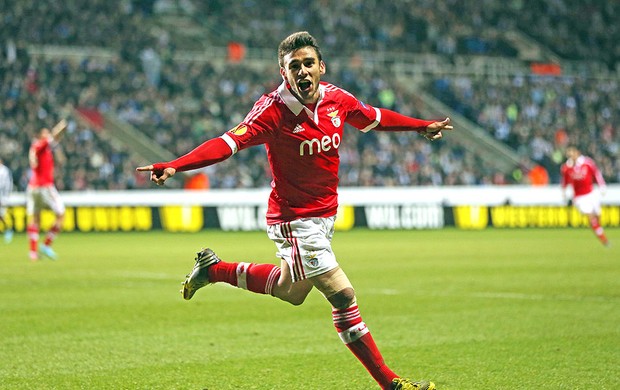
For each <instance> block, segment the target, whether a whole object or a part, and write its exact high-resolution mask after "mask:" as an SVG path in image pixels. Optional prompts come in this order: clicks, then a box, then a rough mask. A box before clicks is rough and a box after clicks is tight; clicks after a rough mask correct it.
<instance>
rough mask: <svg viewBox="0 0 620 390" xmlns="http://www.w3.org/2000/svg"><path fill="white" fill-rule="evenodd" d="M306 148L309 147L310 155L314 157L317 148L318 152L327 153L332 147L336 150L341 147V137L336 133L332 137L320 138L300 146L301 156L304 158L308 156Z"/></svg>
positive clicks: (309, 140)
mask: <svg viewBox="0 0 620 390" xmlns="http://www.w3.org/2000/svg"><path fill="white" fill-rule="evenodd" d="M306 146H307V147H308V155H310V156H312V155H313V154H314V149H315V146H316V152H317V153H321V152H327V151H329V150H330V149H331V148H332V147H333V148H334V149H338V147H339V146H340V135H339V134H338V133H334V135H332V136H331V137H330V136H328V135H324V136H323V138H321V139H320V140H319V139H318V138H313V139H308V140H305V141H304V142H302V143H301V144H299V155H300V156H304V155H305V154H306Z"/></svg>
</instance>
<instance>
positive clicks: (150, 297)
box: [0, 0, 620, 390]
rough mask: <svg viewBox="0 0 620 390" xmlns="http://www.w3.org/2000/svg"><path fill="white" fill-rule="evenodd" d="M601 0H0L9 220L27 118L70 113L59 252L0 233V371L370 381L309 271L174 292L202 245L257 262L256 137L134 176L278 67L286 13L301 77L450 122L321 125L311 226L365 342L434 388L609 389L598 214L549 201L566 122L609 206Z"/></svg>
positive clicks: (207, 128) (606, 281) (610, 253)
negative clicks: (39, 250)
mask: <svg viewBox="0 0 620 390" xmlns="http://www.w3.org/2000/svg"><path fill="white" fill-rule="evenodd" d="M619 17H620V4H619V3H618V2H615V1H596V0H551V1H549V0H547V1H540V0H530V1H523V0H508V1H491V0H481V1H460V0H444V1H431V0H409V1H404V0H395V1H389V2H388V1H379V0H366V1H357V0H340V1H334V0H318V1H298V0H291V1H285V0H265V1H259V0H239V1H237V0H233V1H222V0H209V1H198V0H157V1H151V0H133V1H132V0H117V1H104V0H92V1H88V2H85V1H80V0H65V1H57V0H53V1H35V0H19V1H11V0H4V1H2V0H0V156H2V158H3V161H4V162H5V163H7V165H8V166H9V167H10V168H11V170H12V172H13V175H14V181H15V184H16V191H15V192H14V194H13V195H12V196H11V198H10V205H11V207H10V210H9V214H10V216H11V217H12V218H10V219H9V220H10V221H11V222H12V223H14V227H15V229H16V231H17V232H18V233H20V232H22V231H23V229H24V228H25V210H24V206H23V204H24V193H23V191H24V189H25V187H26V183H27V178H28V174H29V173H28V159H27V150H28V147H29V145H30V139H31V137H32V135H33V134H34V132H35V131H37V130H38V128H40V127H41V126H50V125H51V124H53V123H55V121H57V120H58V119H59V118H60V117H67V118H69V122H70V124H69V128H68V131H67V134H65V137H64V139H63V141H62V143H61V147H60V148H59V150H58V155H57V168H58V169H57V175H56V177H57V186H58V188H59V189H60V191H61V195H62V197H63V199H64V200H65V202H66V204H67V206H68V208H67V210H68V218H66V222H65V226H64V228H65V232H63V233H62V234H61V235H60V236H59V238H58V240H57V241H56V243H55V248H56V249H57V252H58V254H59V256H60V258H59V260H58V261H57V262H51V261H47V260H45V261H40V262H38V263H31V262H30V261H29V260H28V258H27V247H28V246H27V240H26V236H25V234H16V235H15V238H14V240H13V242H12V243H11V244H10V245H4V244H2V245H0V387H2V388H3V389H4V388H6V389H33V388H36V389H136V388H141V389H166V390H169V389H198V388H201V389H202V388H209V389H212V390H219V389H259V390H265V389H276V390H277V389H287V390H288V389H291V388H298V389H304V390H306V389H316V390H332V389H334V390H336V389H337V390H342V389H374V388H376V387H375V384H374V382H373V381H372V379H371V378H370V377H368V376H367V375H366V374H365V372H364V371H363V368H362V367H361V366H360V365H358V363H357V362H355V361H354V359H353V358H352V357H351V356H350V355H348V354H347V353H346V352H345V351H344V347H343V346H342V345H341V343H340V341H339V340H338V338H337V337H336V335H335V334H334V330H333V326H332V324H331V323H330V321H329V320H328V318H329V308H328V307H327V306H326V305H325V302H324V299H323V298H322V297H321V296H320V295H319V294H318V293H316V294H315V293H313V294H311V295H310V296H309V298H308V301H307V302H306V303H305V304H304V305H302V306H301V307H290V306H287V305H282V304H281V302H278V301H277V300H275V299H266V298H265V297H259V296H255V295H252V294H247V293H245V292H243V291H240V290H237V289H230V288H227V287H226V286H221V285H215V286H212V287H210V288H209V291H207V289H205V291H200V292H199V293H198V296H197V297H196V298H195V299H193V300H192V301H190V302H184V301H183V300H182V298H181V297H180V296H179V294H178V288H179V282H180V281H181V280H183V276H184V275H185V273H186V272H187V271H188V270H189V267H191V265H192V264H193V262H192V258H193V255H194V252H195V250H197V249H198V248H199V247H200V246H202V245H203V244H205V243H208V244H209V245H214V247H215V248H216V249H217V251H218V254H219V255H220V256H222V257H223V258H225V259H240V260H242V261H271V260H272V261H276V259H275V257H274V256H273V254H274V248H273V244H272V243H271V242H269V240H268V239H267V238H266V237H265V234H264V232H260V230H261V229H262V228H263V224H264V219H263V218H262V215H263V214H264V199H265V197H266V194H267V192H268V187H269V180H270V179H269V177H268V171H267V168H266V165H265V164H266V161H265V153H264V150H263V149H262V148H260V147H257V148H253V149H251V150H246V151H244V152H243V153H239V154H237V155H236V156H235V157H234V158H232V159H230V160H228V161H226V162H224V163H222V164H219V165H216V166H214V167H210V168H208V169H205V170H203V171H200V172H193V173H192V175H188V176H185V177H184V176H181V175H177V176H176V177H175V178H174V179H173V180H170V181H168V182H167V183H166V184H167V185H166V188H156V187H155V186H154V185H152V184H151V183H150V182H148V180H147V176H146V175H143V174H136V172H135V167H136V166H140V165H143V164H145V163H149V162H153V161H158V160H165V159H168V158H170V157H172V156H174V155H179V154H182V153H185V152H187V151H188V150H190V149H191V148H192V147H194V146H195V145H197V144H198V143H200V142H202V141H203V140H204V139H206V138H209V137H213V136H217V135H219V134H221V133H222V132H224V131H226V130H227V129H229V128H231V127H233V126H235V125H236V124H237V123H238V122H239V121H240V120H241V119H242V118H243V115H245V113H246V112H247V111H248V110H249V109H250V106H251V104H252V103H253V102H254V100H255V99H256V97H257V96H259V95H260V94H262V93H265V92H268V91H270V90H271V89H272V88H273V87H274V86H276V85H277V84H278V83H279V76H278V73H277V67H276V53H275V48H276V46H277V44H278V43H279V41H280V40H281V39H282V38H283V37H284V36H286V35H287V34H289V33H290V32H292V31H296V30H301V29H303V30H308V31H310V32H311V33H312V34H313V35H315V36H316V37H317V38H318V39H319V42H321V44H322V48H323V54H324V56H325V60H326V62H327V70H328V73H327V75H326V80H328V81H332V82H334V83H337V84H339V85H342V86H343V87H345V88H346V89H348V90H350V91H351V92H353V93H355V94H357V95H358V96H359V97H360V98H363V99H364V100H366V101H368V102H370V103H372V104H375V105H380V106H384V107H388V108H392V109H395V110H398V111H401V112H403V113H405V114H409V115H413V116H419V117H425V118H441V117H443V116H444V115H449V116H450V117H451V118H452V119H453V121H454V125H455V128H456V131H455V132H453V133H451V134H447V135H446V137H445V139H444V140H442V141H440V142H433V143H429V142H427V141H425V140H424V139H422V138H421V137H418V136H416V135H415V134H372V133H371V134H366V135H360V134H358V133H357V132H356V131H354V130H352V129H349V130H348V131H346V135H347V136H346V137H345V138H344V142H343V144H342V145H341V146H340V152H341V157H342V164H341V184H342V187H341V190H340V193H341V200H342V205H343V208H342V209H341V210H340V213H339V218H340V219H339V228H341V229H343V230H347V229H350V230H349V231H343V232H339V233H337V234H336V235H335V238H334V248H335V250H336V253H337V254H338V257H339V261H340V262H341V263H342V264H343V265H344V266H345V268H346V270H347V273H348V274H349V277H350V278H351V279H352V280H353V281H354V283H355V286H356V289H357V293H358V295H359V297H360V302H363V303H362V304H363V310H364V316H365V321H367V323H369V326H370V327H371V329H372V330H373V332H376V339H377V342H378V344H379V345H380V347H381V349H382V351H383V353H384V355H385V357H386V360H387V361H388V362H389V363H390V364H394V368H395V370H397V371H398V372H402V373H403V374H406V375H411V376H412V377H415V378H430V379H433V380H434V381H435V382H436V383H437V385H438V387H439V388H440V389H442V390H464V389H480V388H484V389H506V390H515V389H531V388H537V389H550V390H556V389H568V388H570V389H590V388H600V389H615V388H616V387H617V384H618V383H619V382H620V377H619V374H618V370H617V367H616V366H617V362H618V361H619V360H620V357H619V353H620V345H619V343H620V334H619V328H618V323H619V322H620V311H619V310H618V308H619V307H620V306H619V305H618V297H619V296H620V294H619V293H618V291H620V285H619V281H620V268H619V265H618V264H620V263H618V255H617V249H618V248H617V242H620V239H619V236H618V233H619V232H620V230H619V229H617V228H611V229H607V232H608V234H609V236H610V239H611V241H612V244H613V245H614V246H612V247H611V248H604V247H603V246H601V245H600V244H599V243H598V242H597V241H596V239H595V238H594V236H593V235H592V233H591V232H589V231H588V230H589V229H587V228H586V222H585V220H584V219H583V218H582V217H581V216H579V215H578V214H577V213H576V211H575V210H574V209H573V208H571V207H566V206H565V205H563V204H562V203H561V196H560V190H559V187H558V172H559V164H560V163H561V162H562V161H563V159H564V157H563V155H562V154H563V149H564V147H565V146H566V144H567V143H568V142H571V143H577V144H578V145H579V146H580V147H581V148H582V150H583V151H584V153H586V154H588V155H590V156H592V157H593V158H594V159H595V160H596V161H597V163H598V164H599V166H600V167H601V169H602V171H603V174H604V176H605V179H606V180H607V181H608V183H610V187H609V190H608V193H607V195H606V196H605V198H604V202H605V209H604V214H603V220H602V222H603V223H604V225H605V226H608V227H617V226H618V224H619V223H620V221H619V219H620V211H619V209H620V187H619V182H620V169H619V168H620V159H619V146H620V145H619V142H620V137H619V134H618V123H620V122H619V119H620V118H619V116H620V115H619V114H620V106H619V104H620V103H619V102H620V96H619V94H620V91H619V83H620V77H619V73H618V72H619V70H620V68H618V59H619V54H620V52H619V51H620V46H619V45H618V44H617V42H619V41H620V31H619V29H620V27H619V25H618V23H617V20H618V18H619ZM184 187H186V188H192V189H205V188H206V187H208V190H207V191H206V192H205V191H188V190H184ZM50 220H51V216H50V215H49V214H47V215H45V216H44V221H43V227H44V228H45V227H46V226H47V225H48V224H49V222H50ZM356 226H358V227H359V228H352V227H356ZM452 226H456V227H458V228H459V229H454V228H452ZM490 226H494V227H501V229H485V228H486V227H490ZM444 227H445V228H444ZM521 227H528V229H513V228H521ZM567 227H582V228H581V229H568V228H567ZM160 228H161V230H160ZM207 228H208V229H207ZM539 228H544V229H539ZM388 229H389V231H388ZM410 229H416V230H415V231H411V230H410ZM230 230H240V231H243V230H257V231H256V232H252V231H250V232H235V233H229V232H228V231H230ZM74 232H82V233H84V234H80V233H74ZM95 232H97V233H95ZM203 294H204V295H203ZM326 362H329V364H327V363H326Z"/></svg>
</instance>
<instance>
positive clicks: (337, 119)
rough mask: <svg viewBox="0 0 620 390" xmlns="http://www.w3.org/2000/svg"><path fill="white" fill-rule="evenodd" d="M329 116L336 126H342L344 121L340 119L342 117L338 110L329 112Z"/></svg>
mask: <svg viewBox="0 0 620 390" xmlns="http://www.w3.org/2000/svg"><path fill="white" fill-rule="evenodd" d="M327 116H328V117H330V118H331V119H332V125H334V127H340V125H341V124H342V121H341V120H340V117H339V116H338V110H335V111H332V112H330V113H328V114H327Z"/></svg>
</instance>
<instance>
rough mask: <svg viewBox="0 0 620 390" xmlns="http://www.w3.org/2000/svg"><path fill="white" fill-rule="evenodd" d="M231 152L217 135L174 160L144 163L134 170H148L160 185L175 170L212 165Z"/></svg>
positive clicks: (154, 180)
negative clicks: (150, 163)
mask: <svg viewBox="0 0 620 390" xmlns="http://www.w3.org/2000/svg"><path fill="white" fill-rule="evenodd" d="M232 154H233V152H232V150H231V148H230V146H228V144H227V143H226V141H224V140H223V139H222V138H219V137H218V138H213V139H210V140H208V141H205V142H203V143H202V144H201V145H200V146H198V147H197V148H196V149H194V150H192V151H191V152H189V153H187V154H186V155H184V156H181V157H179V158H177V159H176V160H173V161H169V162H160V163H156V164H152V165H145V166H142V167H138V168H136V170H137V171H142V172H145V171H150V172H151V181H153V182H155V183H156V184H157V185H159V186H161V185H163V184H164V182H165V181H166V180H167V179H168V178H169V177H172V176H174V174H175V173H176V172H184V171H191V170H192V169H198V168H202V167H206V166H209V165H213V164H215V163H218V162H220V161H224V160H226V159H227V158H228V157H230V156H232Z"/></svg>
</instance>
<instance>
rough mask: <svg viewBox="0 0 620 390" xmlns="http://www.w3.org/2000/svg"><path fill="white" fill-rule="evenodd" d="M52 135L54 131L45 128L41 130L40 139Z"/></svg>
mask: <svg viewBox="0 0 620 390" xmlns="http://www.w3.org/2000/svg"><path fill="white" fill-rule="evenodd" d="M51 135H52V133H51V132H50V129H48V128H43V129H41V131H40V132H39V139H44V138H49V137H50V136H51Z"/></svg>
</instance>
